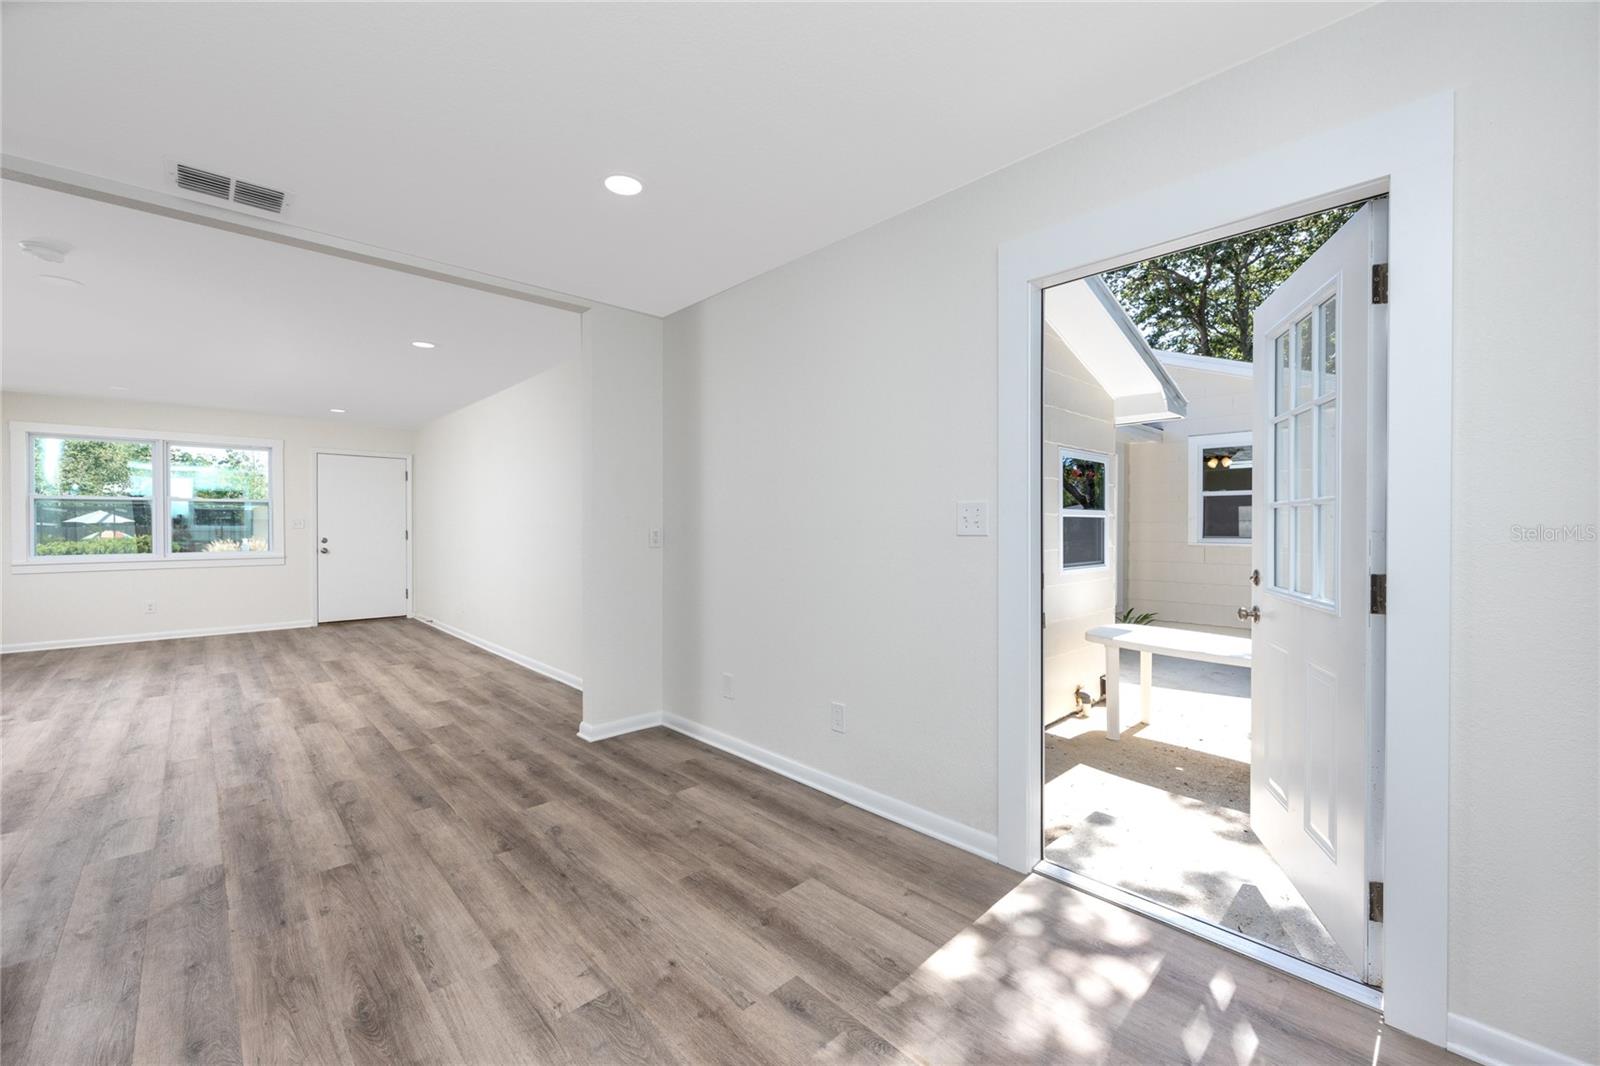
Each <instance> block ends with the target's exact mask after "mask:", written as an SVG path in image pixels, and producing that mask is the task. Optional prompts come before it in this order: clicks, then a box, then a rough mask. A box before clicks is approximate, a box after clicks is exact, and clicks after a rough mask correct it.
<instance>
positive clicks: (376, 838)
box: [0, 621, 1446, 1066]
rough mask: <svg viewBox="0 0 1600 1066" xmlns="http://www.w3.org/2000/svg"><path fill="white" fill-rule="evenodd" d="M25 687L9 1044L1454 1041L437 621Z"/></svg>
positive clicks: (16, 744)
mask: <svg viewBox="0 0 1600 1066" xmlns="http://www.w3.org/2000/svg"><path fill="white" fill-rule="evenodd" d="M0 695H3V699H4V709H3V715H0V745H3V747H0V759H3V765H0V877H3V879H4V880H3V884H0V896H3V899H0V917H3V928H0V1058H3V1060H4V1061H5V1062H6V1063H7V1064H8V1066H9V1064H22V1063H72V1064H76V1063H121V1062H134V1061H136V1062H146V1063H160V1064H166V1063H191V1062H193V1063H202V1062H203V1063H231V1062H249V1063H268V1062H274V1063H275V1062H291V1063H340V1062H354V1063H403V1062H416V1063H493V1064H509V1063H524V1062H526V1063H565V1062H571V1063H588V1062H594V1063H626V1062H680V1063H741V1064H743V1063H752V1064H755V1063H794V1062H806V1061H812V1060H815V1061H824V1062H856V1061H878V1060H890V1061H906V1060H912V1061H928V1062H941V1063H942V1062H963V1061H969V1062H994V1061H1048V1062H1068V1061H1083V1062H1108V1061H1119V1062H1120V1061H1126V1062H1202V1061H1203V1062H1228V1063H1241V1062H1252V1061H1257V1062H1268V1061H1274V1062H1296V1063H1301V1062H1336V1063H1343V1062H1349V1063H1352V1064H1354V1063H1370V1062H1372V1061H1374V1051H1375V1049H1376V1050H1378V1051H1379V1052H1380V1054H1379V1057H1380V1058H1381V1059H1382V1060H1383V1061H1389V1062H1396V1063H1400V1062H1440V1061H1446V1057H1445V1056H1444V1055H1443V1053H1442V1052H1438V1051H1437V1050H1436V1049H1432V1048H1429V1047H1428V1046H1427V1045H1423V1044H1420V1043H1419V1042H1416V1041H1412V1040H1410V1039H1409V1038H1405V1037H1403V1036H1401V1035H1400V1034H1396V1033H1392V1032H1391V1033H1381V1032H1380V1026H1379V1024H1378V1021H1377V1019H1376V1017H1375V1016H1374V1015H1372V1014H1370V1013H1369V1012H1366V1011H1363V1010H1361V1009H1359V1008H1356V1007H1354V1006H1351V1005H1349V1004H1346V1003H1343V1002H1342V1001H1340V1000H1337V999H1335V998H1334V997H1331V996H1329V995H1327V994H1325V993H1322V992H1320V991H1318V990H1316V989H1313V988H1310V987H1309V986H1306V985H1302V984H1300V983H1298V982H1295V981H1293V980H1290V979H1288V978H1284V977H1281V976H1279V975H1277V974H1276V973H1274V972H1272V971H1270V970H1267V969H1265V968H1263V967H1261V966H1259V965H1256V964H1254V963H1250V962H1248V961H1246V960H1243V959H1239V958H1237V957H1234V956H1232V955H1229V954H1227V953H1225V952H1222V951H1220V950H1219V949H1215V948H1212V947H1211V946H1209V945H1206V944H1203V943H1200V942H1199V941H1195V940H1193V939H1191V938H1188V937H1186V936H1184V935H1183V934H1180V933H1177V932H1174V931H1171V930H1168V929H1165V928H1162V927H1159V926H1156V925H1154V924H1152V923H1150V922H1148V921H1145V920H1144V919H1141V918H1138V917H1136V916H1134V915H1131V914H1129V913H1127V912H1124V911H1121V910H1118V909H1117V908H1115V907H1111V906H1109V905H1107V904H1102V903H1100V902H1098V901H1096V900H1093V899H1091V898H1089V897H1087V896H1083V895H1081V894H1079V893H1077V892H1074V891H1072V890H1070V889H1067V888H1065V887H1063V886H1060V885H1056V884H1054V883H1052V882H1048V881H1045V880H1043V879H1040V878H1036V877H1030V878H1026V879H1024V878H1021V877H1019V876H1018V875H1016V874H1012V873H1009V872H1007V871H1005V870H1003V869H1001V868H999V867H997V866H994V865H992V864H989V863H987V862H984V861H982V860H979V859H976V858H974V857H972V856H970V855H967V854H965V853H962V852H960V851H957V850H955V849H953V848H949V847H946V846H944V845H941V844H937V843H935V842H933V841H930V840H928V839H926V838H923V837H921V836H918V835H917V834H915V833H912V832H910V831H908V830H905V829H902V828H901V827H899V826H896V825H893V824H891V823H888V822H885V821H883V820H881V819H878V818H875V817H873V816H871V815H868V814H865V813H863V812H861V811H859V810H857V809H855V808H853V807H849V806H847V805H844V804H841V803H839V802H838V801H836V800H833V799H831V798H829V797H827V796H824V795H822V794H820V793H817V792H814V791H812V790H810V789H807V788H804V787H802V786H800V785H797V784H794V783H793V782H790V781H787V780H785V779H783V778H780V777H777V776H775V775H772V774H769V773H767V772H765V771H763V770H760V769H758V768H755V767H752V766H750V765H748V764H746V763H743V762H740V761H738V760H736V759H732V758H730V757H728V756H725V755H722V754H721V753H718V752H716V751H713V750H711V749H708V748H705V747H703V746H701V745H699V744H697V743H695V742H692V741H689V740H686V739H684V738H682V737H679V736H677V735H675V734H671V733H666V732H663V731H660V730H652V731H649V732H645V733H639V734H634V735H630V736H626V737H618V738H615V739H613V740H609V741H605V742H603V743H600V744H593V745H591V744H586V743H584V742H582V741H580V740H578V739H577V737H576V736H575V732H576V729H577V726H578V721H579V703H578V700H579V697H578V695H577V694H576V693H575V692H573V691H572V690H570V689H567V688H565V687H563V686H561V685H558V684H556V683H555V682H552V681H548V680H545V679H543V678H540V677H539V676H537V675H535V674H531V673H528V672H527V671H524V670H522V669H520V668H518V667H516V666H513V665H511V664H509V663H507V662H505V661H503V660H501V659H497V658H495V657H493V656H490V655H488V654H487V653H484V652H482V651H479V650H478V649H476V648H474V647H472V646H470V645H467V644H464V643H461V642H459V641H456V640H453V639H451V638H449V637H446V636H443V635H442V634H439V633H437V632H435V631H433V630H431V629H428V628H426V627H424V626H421V625H419V624H417V623H413V622H405V621H381V622H362V623H345V624H340V625H332V626H322V627H318V628H316V629H310V630H294V631H285V632H277V633H261V634H248V635H239V636H228V637H208V638H203V639H195V640H184V641H168V642H161V643H148V644H133V645H121V646H114V647H103V648H83V649H74V650H67V651H53V652H38V653H30V654H25V655H11V656H6V657H5V658H4V660H3V662H0ZM1380 1036H1381V1037H1382V1041H1381V1047H1380V1046H1379V1038H1380Z"/></svg>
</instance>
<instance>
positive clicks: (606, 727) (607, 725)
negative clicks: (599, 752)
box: [578, 711, 664, 744]
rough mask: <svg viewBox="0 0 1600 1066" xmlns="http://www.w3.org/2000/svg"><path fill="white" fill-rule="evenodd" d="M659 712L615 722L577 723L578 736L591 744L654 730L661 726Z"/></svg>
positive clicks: (636, 715)
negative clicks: (626, 734) (640, 731)
mask: <svg viewBox="0 0 1600 1066" xmlns="http://www.w3.org/2000/svg"><path fill="white" fill-rule="evenodd" d="M663 724H664V723H663V722H662V714H661V712H660V711H651V712H649V713H648V714H635V715H633V716H631V717H628V718H618V719H617V720H616V721H615V722H601V723H600V724H599V725H596V724H594V723H593V722H579V723H578V736H580V737H582V738H583V739H584V740H587V741H588V742H589V743H591V744H593V743H594V742H595V741H597V740H609V739H610V738H611V737H620V736H622V735H623V734H624V733H637V732H638V731H639V730H641V729H654V728H655V727H656V726H659V725H663Z"/></svg>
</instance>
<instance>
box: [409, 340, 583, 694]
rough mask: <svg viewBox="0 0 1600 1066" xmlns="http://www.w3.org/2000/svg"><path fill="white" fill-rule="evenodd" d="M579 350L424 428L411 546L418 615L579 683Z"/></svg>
mask: <svg viewBox="0 0 1600 1066" xmlns="http://www.w3.org/2000/svg"><path fill="white" fill-rule="evenodd" d="M576 355H577V353H576V352H575V353H574V357H573V358H571V359H569V360H567V361H566V362H564V363H560V364H557V365H556V366H555V367H552V368H551V369H549V370H546V371H543V372H542V373H540V374H537V375H535V376H534V377H531V378H529V379H528V380H527V381H523V382H521V383H519V384H516V385H513V386H511V387H510V388H509V389H505V390H503V391H501V392H497V393H495V394H494V395H493V396H490V397H487V398H486V399H483V400H479V401H478V402H477V403H473V404H469V405H467V406H466V407H463V408H461V409H459V410H457V411H452V412H451V413H450V414H447V415H444V416H443V417H441V418H436V419H434V420H433V421H431V422H429V423H427V424H426V425H424V426H423V427H422V429H421V430H420V431H418V433H417V442H416V450H415V459H414V460H413V466H412V469H413V481H414V482H415V488H414V489H413V501H412V510H413V514H414V518H413V522H414V525H415V530H414V534H413V549H412V551H413V566H414V568H415V582H416V592H415V606H414V610H415V611H416V613H417V614H418V615H419V616H421V617H423V618H425V619H427V620H429V621H432V622H435V623H437V624H439V625H441V626H442V627H444V628H445V629H447V630H448V631H450V632H454V633H456V634H457V635H459V636H464V637H466V638H467V639H469V640H473V641H476V642H478V643H482V644H485V645H489V646H492V647H494V648H495V649H496V650H498V651H500V652H501V653H502V654H509V655H511V656H514V657H516V658H517V659H519V660H520V661H522V662H523V663H525V664H526V665H529V666H532V667H533V668H534V669H536V670H540V671H542V672H544V673H547V674H550V675H551V676H553V677H556V678H558V679H560V680H562V681H566V682H567V683H568V684H579V685H581V683H582V677H583V668H582V655H581V647H582V640H581V637H582V619H583V457H584V443H585V442H584V424H583V365H582V363H581V362H580V361H579V359H578V358H577V357H576Z"/></svg>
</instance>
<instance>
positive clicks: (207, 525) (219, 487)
mask: <svg viewBox="0 0 1600 1066" xmlns="http://www.w3.org/2000/svg"><path fill="white" fill-rule="evenodd" d="M270 460H271V452H269V451H267V450H265V449H261V448H216V447H202V446H198V445H184V444H172V445H168V447H167V496H168V499H169V500H170V504H171V506H170V510H169V518H170V521H171V523H172V527H171V536H172V551H173V552H174V554H187V553H190V552H264V551H267V550H269V549H270V548H271V545H272V525H271V523H272V500H271V498H270V496H269V493H268V483H269V480H270V478H269V476H268V473H267V469H268V466H269V463H270Z"/></svg>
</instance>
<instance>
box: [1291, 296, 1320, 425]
mask: <svg viewBox="0 0 1600 1066" xmlns="http://www.w3.org/2000/svg"><path fill="white" fill-rule="evenodd" d="M1311 317H1312V316H1310V315H1307V316H1306V317H1304V318H1302V319H1301V320H1300V321H1298V322H1296V323H1295V324H1294V346H1295V367H1296V373H1295V376H1294V402H1295V403H1296V404H1302V403H1305V402H1306V401H1307V400H1309V399H1311V396H1312V390H1313V388H1314V387H1315V383H1316V363H1315V362H1314V359H1315V345H1314V343H1313V339H1312V330H1311Z"/></svg>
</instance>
